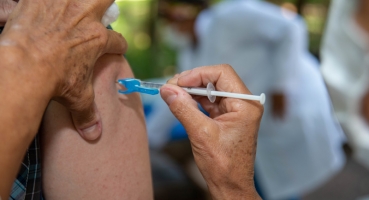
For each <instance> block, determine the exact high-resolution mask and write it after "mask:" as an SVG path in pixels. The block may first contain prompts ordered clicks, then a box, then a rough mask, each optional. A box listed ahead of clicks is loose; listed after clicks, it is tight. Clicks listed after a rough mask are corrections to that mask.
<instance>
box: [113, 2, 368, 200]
mask: <svg viewBox="0 0 369 200" xmlns="http://www.w3.org/2000/svg"><path fill="white" fill-rule="evenodd" d="M169 1H170V0H169ZM187 1H188V2H190V3H191V2H195V1H196V0H187ZM224 1H226V0H224ZM245 1H249V0H245ZM250 1H257V0H250ZM260 1H261V0H260ZM347 1H351V0H347ZM221 2H222V1H220V0H210V1H207V3H209V7H211V6H212V5H217V4H219V3H221ZM266 2H269V3H271V4H273V5H275V6H278V7H281V8H283V9H285V10H288V13H289V14H291V13H292V14H293V13H296V14H298V15H300V16H301V17H302V19H303V21H304V22H305V25H306V28H302V30H303V31H306V36H307V40H306V41H307V44H306V51H307V52H306V54H308V57H309V58H306V59H307V60H309V61H308V63H310V64H306V63H305V64H306V65H313V66H316V67H317V71H318V68H319V65H320V61H321V58H320V55H321V46H322V40H323V34H324V31H325V30H326V24H327V21H328V14H329V8H330V6H331V3H332V2H331V1H330V0H267V1H266ZM116 3H117V4H118V6H119V8H120V13H121V14H120V17H119V18H118V20H117V21H116V22H114V23H113V24H112V27H113V29H114V30H116V31H118V32H120V33H122V34H123V36H124V37H125V38H126V40H127V42H128V46H129V48H128V51H127V53H126V55H125V56H126V58H127V60H128V61H129V63H130V65H131V67H132V69H133V72H134V74H135V76H136V77H137V78H139V79H142V80H153V81H162V82H163V81H165V79H167V77H170V76H172V75H174V74H175V73H177V72H180V71H182V70H183V69H185V68H183V67H182V68H181V66H178V59H180V55H179V53H178V49H176V48H173V46H171V45H170V44H168V42H166V41H165V38H163V36H165V32H166V28H167V25H168V18H170V17H171V16H170V17H168V16H165V15H164V17H163V13H162V12H163V11H162V4H161V2H159V1H158V0H116ZM267 7H268V6H267ZM267 9H269V8H266V10H267ZM166 14H168V13H166ZM196 14H198V13H196ZM174 15H175V12H174ZM266 15H267V12H266ZM169 21H170V20H169ZM297 26H299V25H297ZM303 34H305V33H303ZM303 34H302V35H303ZM292 37H294V35H292ZM297 37H298V36H297ZM302 40H303V41H304V39H302ZM302 43H303V42H302ZM302 46H304V44H302ZM297 49H298V48H297ZM285 50H286V51H288V49H285ZM302 54H305V53H302ZM310 56H311V57H312V58H310ZM295 57H297V56H295ZM182 59H183V58H182ZM299 59H302V60H303V59H304V58H299ZM214 62H215V61H214ZM226 62H227V61H226ZM296 62H297V61H296ZM199 63H201V62H199ZM205 63H206V61H205ZM209 64H211V63H209ZM232 65H233V64H232ZM236 65H237V64H236ZM302 65H304V64H302ZM301 73H302V74H304V73H310V71H302V72H301ZM311 73H312V74H314V73H316V72H311ZM301 77H304V76H301ZM315 77H318V79H319V80H318V79H316V80H317V82H318V83H319V84H320V82H321V84H320V85H319V84H318V86H316V87H321V88H322V90H321V93H322V96H325V95H326V94H325V93H326V91H325V90H326V89H325V87H324V86H323V85H324V84H323V82H322V81H321V80H320V79H321V77H320V75H316V76H315ZM299 80H300V81H301V80H304V81H305V82H309V81H310V80H311V79H310V80H309V79H304V78H299ZM314 80H315V79H314ZM295 82H296V80H295ZM295 82H292V83H293V84H295ZM289 83H291V82H289ZM247 85H249V84H247ZM250 85H252V83H251V84H250ZM312 85H314V84H312ZM311 87H315V86H311ZM251 88H252V86H251ZM302 88H303V87H302ZM264 89H265V88H264ZM276 90H278V89H276ZM254 91H258V89H255V90H254ZM262 91H263V90H262ZM286 91H287V90H286ZM291 91H292V92H291V93H292V94H291V96H292V97H291V99H292V100H291V101H288V100H287V102H292V103H291V104H293V102H294V101H295V100H296V99H298V97H297V96H298V95H296V94H295V93H294V90H293V89H291ZM305 91H307V93H308V91H310V89H307V90H305ZM286 94H287V95H280V94H278V93H277V94H276V95H275V94H274V93H270V94H269V97H271V99H273V101H272V102H271V103H270V104H271V105H270V110H271V111H270V113H271V115H273V116H274V115H283V113H282V114H281V112H282V111H278V110H274V106H275V105H279V106H280V107H283V108H284V109H287V110H288V108H286V107H288V106H289V105H284V104H283V103H281V102H284V101H285V99H288V98H289V97H288V94H289V89H288V92H286ZM318 94H319V91H318ZM285 96H287V97H285ZM267 97H268V94H267ZM142 98H143V102H144V108H145V114H146V116H147V121H148V131H149V140H150V148H151V163H152V171H153V181H154V192H155V199H157V200H166V199H176V200H177V199H178V200H182V199H183V200H187V199H188V200H189V199H193V200H196V199H199V200H200V199H204V200H206V199H210V197H209V196H208V193H207V189H206V184H205V183H204V181H203V180H202V179H201V174H200V173H199V171H198V170H197V168H196V166H195V164H194V162H193V158H192V154H191V147H190V144H189V142H188V139H187V136H186V133H185V130H184V129H183V127H181V125H180V124H179V123H178V122H175V121H171V120H166V118H165V117H161V115H160V114H158V111H157V110H159V111H160V109H161V107H160V106H162V105H161V104H160V103H158V101H160V99H159V100H158V97H150V96H145V95H143V96H142ZM296 101H297V100H296ZM322 101H323V103H322V104H324V107H323V108H324V109H326V110H327V112H326V113H325V114H317V115H319V116H323V115H324V116H323V117H322V118H321V119H320V118H319V117H317V115H311V116H310V115H308V114H306V115H307V118H315V119H316V120H317V121H324V120H326V121H327V123H326V124H334V125H326V124H316V125H315V126H320V127H322V129H324V130H326V131H327V130H331V132H334V133H335V134H337V135H339V134H340V133H341V132H342V131H341V128H340V127H339V125H338V122H337V120H336V118H335V117H334V116H333V114H332V116H328V115H329V114H331V113H332V105H331V104H330V103H329V97H328V96H327V97H326V99H324V98H323V100H322ZM314 103H315V104H321V103H319V101H315V102H314ZM293 105H295V104H293ZM293 105H292V106H293ZM296 105H298V106H300V107H304V106H303V105H300V104H298V103H297V104H296ZM296 105H295V107H297V106H296ZM311 107H313V106H312V105H310V107H309V106H305V108H308V109H309V108H311ZM268 109H269V107H268V105H266V110H267V111H266V112H268ZM317 109H318V110H322V109H320V108H318V107H317ZM204 112H205V111H204ZM309 112H310V111H306V110H305V111H304V112H303V113H302V115H304V114H305V113H309ZM153 113H154V114H153ZM327 113H329V114H327ZM297 115H301V113H300V114H297ZM327 116H328V117H327ZM153 118H154V119H153ZM264 118H266V119H265V120H264V119H263V120H264V122H263V123H264V126H262V128H261V132H263V130H264V132H268V131H267V130H274V127H275V126H276V127H281V131H283V130H292V129H289V128H288V127H285V125H283V123H280V124H275V122H272V121H268V116H266V117H264ZM281 118H283V116H282V117H281ZM292 118H293V117H292ZM323 118H324V119H323ZM160 120H162V121H160ZM287 120H288V119H287ZM164 121H166V122H164ZM277 121H278V120H277ZM150 123H151V124H152V123H155V124H156V125H157V124H160V123H167V124H168V123H170V125H169V126H170V130H169V129H168V130H165V132H166V133H163V134H164V135H167V136H163V134H162V133H160V134H159V133H157V132H155V131H156V130H158V129H155V127H154V128H153V127H151V126H150ZM278 123H279V122H278ZM291 123H296V122H291ZM298 123H299V122H298ZM304 123H305V122H301V124H304ZM309 123H310V125H311V123H313V124H314V122H312V121H310V122H309ZM305 124H306V123H305ZM163 126H168V125H163ZM325 126H327V127H330V129H329V128H323V127H325ZM335 126H337V127H335ZM263 127H265V128H264V129H263ZM282 128H283V130H282ZM333 129H334V130H333ZM160 131H161V132H164V131H163V130H160ZM319 131H320V130H319ZM319 131H318V130H313V129H311V130H310V132H314V133H318V132H319ZM152 132H154V133H152ZM150 134H152V135H154V136H152V135H151V136H150ZM156 134H157V135H160V137H159V136H158V137H157V138H159V139H156V138H155V137H156ZM260 135H261V136H260ZM307 135H309V133H307ZM337 135H335V136H327V137H326V138H323V137H322V138H323V139H322V138H320V136H319V137H315V136H311V137H315V138H316V140H319V141H321V140H323V141H324V140H326V141H327V144H325V143H319V142H312V143H316V145H320V146H328V147H327V149H323V150H322V153H321V154H322V155H323V156H321V157H320V158H319V159H320V160H319V159H316V160H314V159H311V162H312V161H314V162H317V163H315V167H316V166H319V165H321V166H320V168H322V173H321V175H319V177H323V178H321V179H320V178H317V179H319V181H318V180H316V181H315V182H314V181H313V182H308V181H307V182H306V184H305V182H304V181H300V182H304V183H301V185H302V186H301V187H297V189H295V190H294V189H292V188H293V187H292V186H289V185H294V184H296V185H299V184H300V182H293V181H290V182H289V180H288V178H286V179H283V176H284V174H283V173H285V171H284V170H282V169H281V170H280V172H278V171H276V172H275V173H277V174H278V173H279V175H280V177H279V178H275V177H274V178H272V177H271V176H273V174H272V173H271V172H270V174H268V173H269V171H270V169H273V167H276V166H278V167H281V168H283V167H284V168H288V167H291V166H292V165H288V164H285V165H282V164H279V163H277V162H278V161H276V162H274V163H275V166H274V165H273V162H272V161H270V160H272V159H271V158H265V160H267V161H264V160H263V159H264V157H266V156H261V157H263V158H262V159H261V160H260V161H259V160H258V161H257V163H256V165H258V163H259V165H261V166H262V167H258V166H256V169H255V170H256V177H255V182H256V187H257V189H258V192H259V193H260V194H261V196H262V197H263V198H264V199H286V200H293V199H305V200H313V199H322V200H324V199H337V200H340V199H342V200H346V199H357V200H365V199H369V171H368V168H366V167H364V166H363V165H362V164H360V163H359V162H357V161H356V160H355V159H353V156H352V147H351V146H350V145H349V144H348V143H347V141H346V139H345V138H344V136H343V137H342V138H341V139H337V138H338V136H337ZM153 137H154V139H153ZM259 137H261V138H259V139H260V140H259V143H261V144H260V146H261V147H260V148H261V149H258V152H260V154H263V153H265V154H268V151H267V150H266V149H263V148H264V147H263V145H264V144H266V143H268V142H271V141H268V140H265V139H263V134H262V133H259ZM268 137H270V136H268ZM286 137H287V136H286ZM340 137H341V136H340ZM305 139H306V138H305ZM159 140H160V141H159ZM331 140H333V141H336V143H337V144H338V145H339V147H338V148H339V149H335V148H336V146H334V145H333V144H331V142H330V141H331ZM275 141H277V140H275ZM275 141H273V142H275ZM258 145H259V144H258ZM272 145H274V144H272ZM330 145H331V146H332V147H330ZM305 147H306V148H312V149H317V150H316V151H318V152H317V153H316V154H311V155H318V154H319V151H320V150H319V147H317V148H315V147H313V146H311V145H310V146H309V145H306V146H304V144H301V145H300V144H298V143H297V144H296V145H295V146H293V148H292V147H291V148H288V149H285V151H289V152H291V150H292V151H295V150H296V151H297V149H299V148H302V149H304V148H305ZM276 148H277V147H276ZM332 149H334V150H332ZM309 151H310V150H309ZM323 151H336V152H337V153H331V154H329V153H327V154H324V153H323ZM340 151H342V154H343V155H340ZM281 154H282V153H281ZM301 155H303V154H301ZM301 155H299V154H298V153H296V155H294V156H295V157H296V156H297V157H298V156H301ZM307 155H310V154H307ZM324 156H326V157H324ZM329 156H331V157H334V158H335V159H333V160H334V161H332V163H334V162H335V164H332V166H333V165H334V166H335V167H331V168H329V167H326V168H325V165H330V162H323V161H324V160H329V159H327V157H329ZM284 157H286V159H288V156H283V155H281V157H277V158H275V159H283V158H284ZM294 159H298V158H294ZM301 159H303V158H301ZM322 160H323V161H322ZM337 160H339V161H337ZM269 161H270V163H269ZM295 161H296V160H295ZM341 161H342V162H343V163H344V164H343V165H340V164H337V163H339V162H341ZM308 162H310V161H309V160H308ZM265 163H268V166H270V167H271V168H270V169H266V168H265V167H264V166H265V165H266V164H265ZM276 163H277V164H276ZM319 163H320V164H319ZM295 164H296V163H295ZM298 165H303V161H301V163H297V166H298ZM300 168H301V170H300V171H298V170H297V171H296V172H294V173H300V174H301V173H304V172H301V171H304V170H305V169H304V167H300ZM306 168H308V167H306ZM317 169H319V167H316V168H314V170H317ZM323 169H324V170H328V171H329V170H331V171H332V172H331V173H329V172H324V173H323V171H324V170H323ZM268 170H269V171H268ZM309 170H310V169H307V170H306V171H307V172H306V175H305V178H306V177H308V176H310V174H309V173H310V172H308V171H309ZM287 171H288V169H287ZM292 171H293V170H292ZM264 172H265V173H264ZM267 172H268V173H267ZM258 173H259V175H258ZM311 173H313V172H311ZM264 174H267V175H268V176H269V177H263V176H265V175H264ZM325 174H329V175H325ZM281 177H282V178H281ZM296 177H299V178H296V180H295V181H298V180H300V179H304V176H296ZM269 179H270V182H269ZM271 179H273V180H271ZM273 181H274V182H276V183H279V185H282V186H281V188H282V189H280V190H286V191H288V189H289V187H291V190H290V191H292V192H289V193H288V192H286V193H285V194H287V193H288V195H284V196H283V195H282V193H281V194H280V195H277V194H276V195H274V193H276V192H274V190H278V189H277V188H278V187H277V186H276V185H278V184H275V185H273ZM277 181H279V182H277ZM314 184H315V185H314ZM283 186H285V188H283ZM294 191H301V192H294Z"/></svg>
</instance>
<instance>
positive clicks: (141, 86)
mask: <svg viewBox="0 0 369 200" xmlns="http://www.w3.org/2000/svg"><path fill="white" fill-rule="evenodd" d="M117 82H118V83H119V84H121V85H123V86H124V87H125V88H127V90H119V91H118V92H119V93H121V94H130V93H132V92H140V93H145V94H151V95H156V94H159V90H160V88H161V87H162V86H163V85H164V84H161V83H152V82H146V81H141V80H138V79H134V78H126V79H119V80H118V81H117ZM182 89H184V90H185V91H186V92H187V93H189V94H192V95H200V96H207V97H208V99H209V101H210V102H212V103H214V102H215V99H216V97H217V96H218V97H230V98H237V99H247V100H254V101H259V102H260V103H261V104H264V103H265V94H264V93H262V94H261V95H259V96H257V95H250V94H239V93H231V92H221V91H216V90H215V87H214V85H213V84H212V83H208V85H207V87H206V88H189V87H182Z"/></svg>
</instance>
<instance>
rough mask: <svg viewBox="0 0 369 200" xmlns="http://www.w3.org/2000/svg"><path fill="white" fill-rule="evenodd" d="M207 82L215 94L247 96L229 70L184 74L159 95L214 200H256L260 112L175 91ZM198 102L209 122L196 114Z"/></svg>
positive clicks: (244, 103) (251, 105) (241, 103)
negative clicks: (186, 139) (176, 122)
mask: <svg viewBox="0 0 369 200" xmlns="http://www.w3.org/2000/svg"><path fill="white" fill-rule="evenodd" d="M209 82H211V83H213V84H214V86H215V88H216V90H219V91H226V92H234V93H244V94H251V93H250V91H249V90H248V89H247V87H246V86H245V85H244V84H243V82H242V80H241V79H240V78H239V77H238V76H237V74H236V72H235V71H234V70H233V69H232V67H230V66H229V65H218V66H212V67H199V68H195V69H193V70H191V71H185V72H183V73H181V74H179V75H176V76H175V77H174V78H172V79H171V80H169V81H168V83H169V84H166V85H164V86H163V87H162V88H161V89H160V92H161V96H162V98H163V99H164V101H166V103H167V104H168V105H169V108H170V110H171V111H172V113H173V114H174V115H175V116H176V117H177V118H178V119H179V121H180V122H181V123H182V124H183V125H184V127H185V129H186V131H187V133H188V136H189V139H190V141H191V145H192V151H193V154H194V157H195V161H196V164H197V165H198V167H199V169H200V171H201V173H202V175H203V176H204V179H205V180H206V182H207V184H208V188H209V191H210V193H211V195H212V197H213V199H259V198H260V197H259V196H258V194H257V192H256V191H255V188H254V181H253V177H254V162H255V154H256V143H257V132H258V129H259V125H260V120H261V117H262V113H263V106H262V105H261V104H260V103H259V102H257V101H248V100H240V99H233V98H219V97H217V99H216V101H215V103H210V101H209V100H208V98H207V97H201V96H193V97H191V96H190V95H189V94H188V93H186V92H185V91H184V90H183V89H181V88H179V87H178V86H184V87H206V85H207V84H208V83H209ZM171 84H173V85H171ZM177 85H178V86H177ZM197 102H199V103H200V104H201V106H202V107H203V108H204V109H205V110H206V111H207V112H208V113H209V114H210V117H207V116H206V115H204V114H203V113H202V112H201V111H199V109H198V107H197Z"/></svg>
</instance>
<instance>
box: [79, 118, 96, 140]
mask: <svg viewBox="0 0 369 200" xmlns="http://www.w3.org/2000/svg"><path fill="white" fill-rule="evenodd" d="M79 130H80V132H81V134H82V135H83V137H84V138H85V139H87V140H96V139H97V138H98V137H99V136H100V135H101V134H100V133H101V124H100V123H99V121H98V122H96V123H95V124H93V125H92V126H89V127H87V128H83V129H79Z"/></svg>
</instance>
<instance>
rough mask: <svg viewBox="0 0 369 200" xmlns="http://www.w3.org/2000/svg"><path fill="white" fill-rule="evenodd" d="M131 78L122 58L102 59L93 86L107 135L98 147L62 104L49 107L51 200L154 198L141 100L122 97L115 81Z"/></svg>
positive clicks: (46, 176)
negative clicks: (84, 136)
mask: <svg viewBox="0 0 369 200" xmlns="http://www.w3.org/2000/svg"><path fill="white" fill-rule="evenodd" d="M132 76H133V74H132V72H131V69H130V68H129V65H128V63H127V62H126V60H125V59H124V58H123V57H122V56H119V55H105V56H103V57H102V58H100V59H99V60H98V62H97V65H96V68H95V73H94V78H93V87H94V91H95V102H96V105H97V108H98V111H99V113H100V116H101V119H102V129H103V132H102V135H101V137H100V138H99V139H98V140H96V141H94V142H87V141H85V140H83V139H82V138H81V137H80V136H79V135H78V133H77V131H76V130H75V128H74V126H73V123H72V120H71V116H70V113H69V112H68V111H67V110H66V109H65V108H64V107H63V106H62V105H60V104H58V103H56V102H51V103H50V105H49V107H48V109H47V111H46V113H45V116H44V120H43V124H42V129H41V130H42V131H41V136H42V152H43V157H42V160H43V162H42V164H43V171H42V176H43V179H42V180H43V188H44V190H43V191H44V195H45V197H46V199H151V198H152V196H153V194H152V186H151V174H150V173H151V172H150V164H149V154H148V144H147V135H146V130H145V122H144V116H143V111H142V105H141V101H140V97H139V95H138V94H131V95H119V94H118V93H117V90H118V87H119V86H118V84H117V83H116V80H117V79H118V78H124V77H132Z"/></svg>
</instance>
